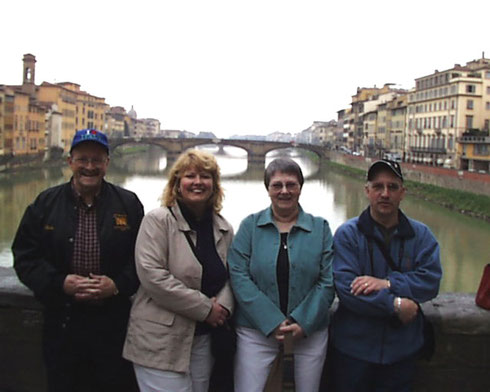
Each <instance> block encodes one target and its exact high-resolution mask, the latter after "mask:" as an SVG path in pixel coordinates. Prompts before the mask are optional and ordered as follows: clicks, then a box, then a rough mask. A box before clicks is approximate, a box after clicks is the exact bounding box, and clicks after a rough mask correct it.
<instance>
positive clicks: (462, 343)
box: [0, 268, 490, 392]
mask: <svg viewBox="0 0 490 392" xmlns="http://www.w3.org/2000/svg"><path fill="white" fill-rule="evenodd" d="M0 282H1V283H0V363H1V364H2V366H0V391H3V392H7V391H16V392H38V391H44V390H45V377H44V368H43V364H42V354H41V326H42V314H41V306H40V305H39V304H38V303H37V302H36V300H35V299H34V297H33V296H32V294H31V292H30V291H29V290H28V289H27V288H25V287H24V286H23V285H22V284H21V283H20V282H19V281H18V280H17V277H16V276H15V273H14V271H13V269H12V268H0ZM474 297H475V295H474V294H457V293H445V294H441V295H440V296H439V297H437V298H436V299H434V300H433V301H431V302H428V303H426V304H424V305H423V310H424V313H425V315H426V316H427V317H428V318H429V319H430V320H431V321H432V323H433V324H434V329H435V332H436V353H435V355H434V358H433V359H432V360H431V361H430V362H427V361H420V362H419V364H418V375H417V380H416V387H415V391H416V392H429V391H430V392H434V391H444V392H452V391H454V392H461V391H469V392H480V391H481V392H488V391H490V376H489V375H490V311H487V310H484V309H481V308H479V307H477V306H476V305H475V301H474Z"/></svg>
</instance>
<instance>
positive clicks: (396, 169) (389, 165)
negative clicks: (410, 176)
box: [367, 159, 403, 181]
mask: <svg viewBox="0 0 490 392" xmlns="http://www.w3.org/2000/svg"><path fill="white" fill-rule="evenodd" d="M381 169H390V170H391V171H392V172H393V173H394V174H395V175H396V176H397V177H398V178H399V179H400V180H402V181H403V174H402V168H401V166H400V164H399V163H398V162H395V161H391V160H389V159H380V160H379V161H376V162H374V163H373V164H371V166H369V169H368V172H367V180H368V181H372V179H373V178H374V176H375V174H376V173H377V172H378V171H379V170H381Z"/></svg>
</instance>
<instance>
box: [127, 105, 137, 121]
mask: <svg viewBox="0 0 490 392" xmlns="http://www.w3.org/2000/svg"><path fill="white" fill-rule="evenodd" d="M128 116H129V117H131V118H133V119H136V118H138V114H136V110H134V108H133V105H131V110H130V111H129V112H128Z"/></svg>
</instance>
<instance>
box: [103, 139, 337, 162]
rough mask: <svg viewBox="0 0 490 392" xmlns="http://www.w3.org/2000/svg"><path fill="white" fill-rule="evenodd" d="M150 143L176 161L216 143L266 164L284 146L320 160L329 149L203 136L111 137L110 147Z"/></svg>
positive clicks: (249, 159) (250, 160) (298, 144)
mask: <svg viewBox="0 0 490 392" xmlns="http://www.w3.org/2000/svg"><path fill="white" fill-rule="evenodd" d="M135 143H136V144H150V145H157V146H160V147H162V148H163V149H164V150H165V151H166V152H167V161H170V162H172V161H174V160H175V159H176V158H177V157H178V156H179V155H180V153H181V152H182V151H185V150H187V149H189V148H193V147H197V146H201V145H205V144H214V145H217V146H220V147H223V146H233V147H238V148H242V149H243V150H245V151H246V152H247V154H248V163H249V165H251V164H253V165H260V164H262V165H264V164H265V156H266V154H267V153H268V152H270V151H273V150H279V149H284V148H301V149H303V150H307V151H311V152H313V153H315V154H316V155H318V157H319V158H320V160H323V159H328V156H327V150H326V149H325V148H324V147H323V146H318V145H314V144H303V143H284V142H270V141H257V140H238V139H201V138H182V139H181V138H164V137H154V138H123V139H110V149H111V151H114V150H115V149H116V148H117V147H119V146H122V145H124V144H135Z"/></svg>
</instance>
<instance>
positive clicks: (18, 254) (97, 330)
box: [12, 129, 143, 392]
mask: <svg viewBox="0 0 490 392" xmlns="http://www.w3.org/2000/svg"><path fill="white" fill-rule="evenodd" d="M68 164H69V166H70V169H71V171H72V173H73V176H72V178H71V180H70V181H69V182H68V183H65V184H63V185H59V186H56V187H53V188H49V189H47V190H45V191H43V192H41V194H40V195H39V196H38V197H37V198H36V200H35V201H34V202H33V203H32V204H31V205H29V206H28V207H27V209H26V211H25V213H24V216H23V218H22V221H21V222H20V225H19V228H18V231H17V234H16V236H15V239H14V243H13V245H12V251H13V254H14V268H15V270H16V272H17V275H18V276H19V279H20V280H21V281H22V282H23V283H24V284H25V285H26V286H27V287H29V288H30V289H31V290H32V291H33V292H34V295H35V297H36V298H37V299H38V300H39V301H40V302H41V303H42V304H43V305H44V328H43V354H44V360H45V364H46V370H47V381H48V390H49V391H50V392H51V391H57V392H67V391H70V392H71V391H81V390H87V388H88V389H89V390H90V391H101V392H102V391H104V392H107V391H118V392H119V391H131V390H134V386H135V385H136V384H135V380H134V374H133V370H132V367H131V366H130V364H129V362H127V361H126V360H124V359H123V358H122V347H123V344H124V339H125V334H126V327H127V322H128V317H129V309H130V300H129V299H130V296H131V295H132V294H133V293H134V292H135V291H136V289H137V288H138V285H139V282H138V278H137V276H136V271H135V265H134V244H135V240H136V235H137V232H138V229H139V225H140V222H141V219H142V218H143V206H142V204H141V202H140V201H139V199H138V197H137V196H136V194H134V193H132V192H130V191H127V190H125V189H122V188H120V187H118V186H115V185H113V184H110V183H108V182H106V181H105V180H104V176H105V174H106V170H107V167H108V165H109V144H108V141H107V137H106V135H104V134H103V133H102V132H99V131H97V130H95V129H84V130H81V131H78V132H76V134H75V136H74V138H73V142H72V145H71V150H70V156H69V157H68Z"/></svg>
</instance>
